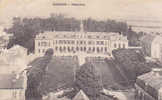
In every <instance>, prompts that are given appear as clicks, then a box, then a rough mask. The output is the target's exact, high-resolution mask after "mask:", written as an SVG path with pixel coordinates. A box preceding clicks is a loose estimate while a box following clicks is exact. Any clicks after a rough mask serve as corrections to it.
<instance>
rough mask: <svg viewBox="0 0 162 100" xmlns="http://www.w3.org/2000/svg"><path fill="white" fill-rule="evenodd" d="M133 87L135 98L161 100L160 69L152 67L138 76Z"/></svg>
mask: <svg viewBox="0 0 162 100" xmlns="http://www.w3.org/2000/svg"><path fill="white" fill-rule="evenodd" d="M135 88H136V93H135V98H136V100H162V70H161V69H153V71H151V72H149V73H146V74H144V75H141V76H139V77H138V78H137V80H136V83H135Z"/></svg>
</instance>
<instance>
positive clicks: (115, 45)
mask: <svg viewBox="0 0 162 100" xmlns="http://www.w3.org/2000/svg"><path fill="white" fill-rule="evenodd" d="M114 48H126V45H125V44H122V43H118V44H117V43H115V44H114Z"/></svg>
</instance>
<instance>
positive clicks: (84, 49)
mask: <svg viewBox="0 0 162 100" xmlns="http://www.w3.org/2000/svg"><path fill="white" fill-rule="evenodd" d="M45 51H46V49H38V52H39V53H45ZM79 51H82V52H97V53H99V52H108V48H107V47H65V46H64V47H58V46H56V47H55V48H54V52H79Z"/></svg>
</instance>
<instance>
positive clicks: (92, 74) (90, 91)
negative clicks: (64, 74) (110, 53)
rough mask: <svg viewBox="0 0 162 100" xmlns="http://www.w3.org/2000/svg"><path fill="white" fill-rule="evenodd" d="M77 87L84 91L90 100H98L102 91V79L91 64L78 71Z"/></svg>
mask: <svg viewBox="0 0 162 100" xmlns="http://www.w3.org/2000/svg"><path fill="white" fill-rule="evenodd" d="M75 85H76V87H77V88H78V89H82V90H83V91H84V92H85V93H86V95H87V96H88V97H89V98H90V100H97V99H98V98H99V96H100V91H101V89H102V84H101V77H100V75H99V74H98V71H97V70H96V69H95V66H93V65H92V64H91V63H86V64H84V65H83V66H81V68H80V69H79V70H78V71H77V73H76V81H75Z"/></svg>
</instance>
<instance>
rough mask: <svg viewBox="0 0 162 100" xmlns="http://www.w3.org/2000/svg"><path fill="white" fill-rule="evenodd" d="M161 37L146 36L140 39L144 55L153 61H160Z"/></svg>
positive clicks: (161, 55) (161, 53)
mask: <svg viewBox="0 0 162 100" xmlns="http://www.w3.org/2000/svg"><path fill="white" fill-rule="evenodd" d="M161 40H162V36H161V35H146V36H144V37H143V38H142V39H141V46H142V49H143V51H144V54H145V55H146V56H148V57H151V58H153V59H157V60H159V61H162V41H161Z"/></svg>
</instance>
